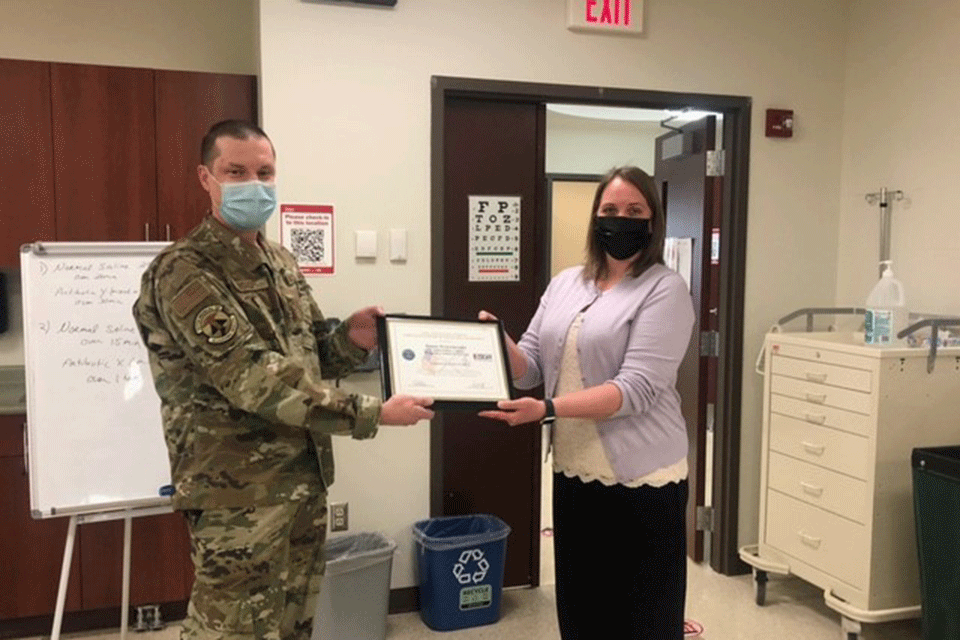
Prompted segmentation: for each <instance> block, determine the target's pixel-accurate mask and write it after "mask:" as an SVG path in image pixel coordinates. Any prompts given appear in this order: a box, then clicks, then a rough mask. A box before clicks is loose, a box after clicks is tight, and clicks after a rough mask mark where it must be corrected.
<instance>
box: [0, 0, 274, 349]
mask: <svg viewBox="0 0 960 640" xmlns="http://www.w3.org/2000/svg"><path fill="white" fill-rule="evenodd" d="M258 33H259V32H258V28H257V11H256V2H255V0H204V1H203V2H196V1H195V0H137V1H136V2H129V1H123V0H84V1H83V2H63V0H0V58H14V59H19V60H42V61H47V62H73V63H84V64H100V65H111V66H126V67H144V68H150V69H175V70H181V71H211V72H219V73H243V74H256V73H258V72H259V69H260V56H259V50H258V48H259V45H260V40H259V37H258ZM9 178H10V176H4V177H3V178H2V179H0V180H2V184H3V185H4V188H7V186H6V185H7V184H8V182H7V179H9ZM19 278H20V273H19V271H15V270H12V271H8V272H7V287H8V294H9V297H8V302H9V304H10V309H11V316H10V328H9V330H8V331H7V332H6V333H4V334H3V335H0V366H3V365H23V328H22V320H21V311H20V308H21V297H20V283H19Z"/></svg>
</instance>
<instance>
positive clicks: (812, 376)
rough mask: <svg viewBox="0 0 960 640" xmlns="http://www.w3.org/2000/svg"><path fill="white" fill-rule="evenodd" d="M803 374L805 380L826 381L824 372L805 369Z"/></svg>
mask: <svg viewBox="0 0 960 640" xmlns="http://www.w3.org/2000/svg"><path fill="white" fill-rule="evenodd" d="M805 375H806V378H807V380H809V381H810V382H826V381H827V374H825V373H815V372H813V371H807V372H806V374H805Z"/></svg>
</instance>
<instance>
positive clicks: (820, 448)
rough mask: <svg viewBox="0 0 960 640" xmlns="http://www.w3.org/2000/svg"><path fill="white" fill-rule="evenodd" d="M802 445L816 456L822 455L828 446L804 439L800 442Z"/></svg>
mask: <svg viewBox="0 0 960 640" xmlns="http://www.w3.org/2000/svg"><path fill="white" fill-rule="evenodd" d="M800 446H802V447H803V449H804V450H805V451H806V452H807V453H810V454H813V455H815V456H822V455H823V452H824V451H825V450H826V447H825V446H824V445H822V444H813V443H812V442H806V441H804V440H802V441H801V442H800Z"/></svg>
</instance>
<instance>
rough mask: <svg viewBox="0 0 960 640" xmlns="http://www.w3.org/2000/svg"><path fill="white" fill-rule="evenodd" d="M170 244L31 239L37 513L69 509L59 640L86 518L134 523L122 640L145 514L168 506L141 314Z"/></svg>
mask: <svg viewBox="0 0 960 640" xmlns="http://www.w3.org/2000/svg"><path fill="white" fill-rule="evenodd" d="M167 245H168V243H164V242H51V243H36V244H32V245H24V246H23V247H22V248H21V253H20V266H21V280H22V289H23V309H24V311H23V324H24V328H23V333H24V361H25V374H26V376H25V377H26V388H27V434H26V435H27V442H26V443H25V446H24V455H26V456H27V469H28V471H29V478H30V508H31V515H32V516H33V517H34V518H47V517H57V516H70V523H69V525H68V529H67V540H66V545H65V548H64V553H63V565H62V567H61V572H60V584H59V588H58V592H57V605H56V610H55V613H54V624H53V631H52V634H51V638H52V639H53V640H57V639H58V638H59V636H60V629H61V625H62V622H63V610H64V606H65V603H66V594H67V584H68V582H69V577H70V564H71V561H72V559H73V548H74V546H75V544H76V530H77V525H79V524H83V523H86V522H100V521H107V520H119V519H123V521H124V540H123V596H122V600H123V602H122V607H121V629H120V634H121V638H125V637H126V633H127V626H128V617H129V611H128V609H129V602H130V548H131V532H132V520H133V518H135V517H141V516H148V515H155V514H160V513H169V512H170V511H171V510H172V508H171V506H170V498H168V497H164V495H165V494H163V493H162V490H163V488H165V487H167V486H168V485H170V470H169V462H168V459H167V450H166V445H165V443H164V441H163V429H162V425H161V420H160V403H159V398H157V395H156V392H155V390H154V387H153V380H152V376H151V374H150V371H149V368H148V364H147V363H148V358H147V353H146V349H145V348H144V346H143V344H142V342H141V340H140V337H139V332H138V330H137V327H136V323H135V322H134V320H133V315H132V312H131V309H132V306H133V303H134V301H135V300H136V298H137V296H138V294H139V291H140V276H141V275H142V273H143V271H144V270H145V269H146V267H147V265H148V264H149V263H150V261H151V260H152V259H153V258H154V257H155V256H156V255H157V254H158V253H159V252H160V251H161V250H162V249H163V248H164V247H166V246H167Z"/></svg>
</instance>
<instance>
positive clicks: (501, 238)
mask: <svg viewBox="0 0 960 640" xmlns="http://www.w3.org/2000/svg"><path fill="white" fill-rule="evenodd" d="M468 198H469V205H470V206H469V208H468V212H469V213H468V215H469V216H470V224H469V227H468V228H469V230H470V231H469V233H470V244H469V251H468V253H469V259H470V268H469V281H470V282H517V281H519V280H520V196H468Z"/></svg>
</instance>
